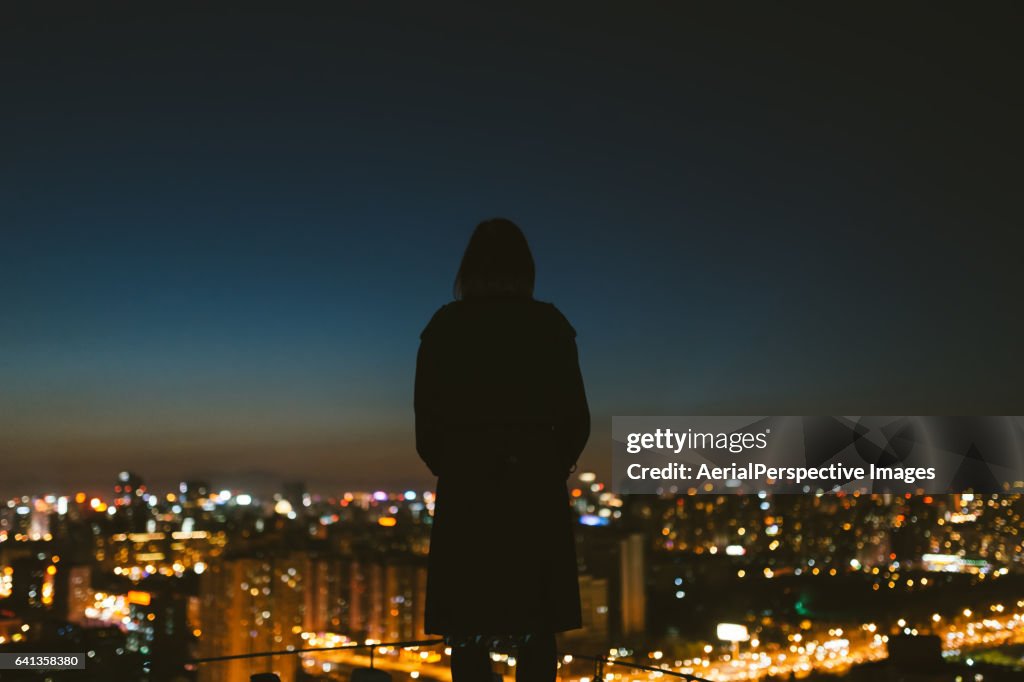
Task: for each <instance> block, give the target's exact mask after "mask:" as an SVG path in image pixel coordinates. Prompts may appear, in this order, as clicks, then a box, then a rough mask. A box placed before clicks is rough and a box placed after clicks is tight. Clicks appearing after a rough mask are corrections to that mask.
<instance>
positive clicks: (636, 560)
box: [619, 533, 647, 636]
mask: <svg viewBox="0 0 1024 682" xmlns="http://www.w3.org/2000/svg"><path fill="white" fill-rule="evenodd" d="M645 551H646V542H645V540H644V535H643V534H642V533H632V534H630V535H627V536H626V537H625V538H623V539H622V541H621V543H620V555H619V571H620V575H621V584H622V588H621V599H622V606H621V610H622V634H623V635H626V636H630V635H642V634H643V633H644V632H646V628H647V591H646V584H645V576H644V564H645V563H646V561H645Z"/></svg>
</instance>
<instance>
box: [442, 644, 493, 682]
mask: <svg viewBox="0 0 1024 682" xmlns="http://www.w3.org/2000/svg"><path fill="white" fill-rule="evenodd" d="M452 682H494V680H493V678H492V675H491V655H490V653H489V652H488V651H487V647H486V646H484V645H483V644H478V643H477V642H474V641H472V640H470V641H469V642H467V643H465V644H457V645H455V646H453V647H452Z"/></svg>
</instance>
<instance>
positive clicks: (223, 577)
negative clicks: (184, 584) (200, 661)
mask: <svg viewBox="0 0 1024 682" xmlns="http://www.w3.org/2000/svg"><path fill="white" fill-rule="evenodd" d="M308 576H309V561H308V557H307V556H306V555H305V554H302V553H300V552H291V553H288V554H282V555H277V556H265V557H245V558H235V559H226V560H223V561H218V562H215V563H214V564H213V565H211V566H210V567H209V568H208V569H207V570H206V571H205V572H204V573H203V575H202V579H201V582H200V635H199V652H200V654H199V655H200V656H221V655H229V654H245V653H255V652H259V651H279V650H282V649H286V648H288V647H289V646H291V647H295V648H297V649H298V648H301V646H302V638H301V633H302V628H303V621H304V612H305V605H306V599H305V590H306V587H307V578H308ZM297 665H298V656H274V657H267V658H262V657H261V658H253V659H239V660H231V661H223V662H219V663H210V664H205V665H203V666H202V667H201V668H200V673H199V681H200V682H234V681H235V680H247V679H249V676H250V675H253V674H255V673H259V672H275V673H277V674H278V675H280V677H281V680H282V682H294V680H295V675H296V671H297Z"/></svg>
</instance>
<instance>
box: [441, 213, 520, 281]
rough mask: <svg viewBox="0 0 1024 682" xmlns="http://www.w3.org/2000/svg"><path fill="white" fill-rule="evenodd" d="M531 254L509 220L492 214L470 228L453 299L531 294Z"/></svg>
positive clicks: (518, 230)
mask: <svg viewBox="0 0 1024 682" xmlns="http://www.w3.org/2000/svg"><path fill="white" fill-rule="evenodd" d="M533 281H534V269H533V255H532V254H531V253H530V245H529V244H527V243H526V237H524V236H523V232H522V230H520V229H519V227H518V226H517V225H516V224H515V223H513V222H512V221H511V220H506V219H504V218H492V219H491V220H485V221H484V222H482V223H480V224H479V225H477V226H476V229H475V230H473V236H472V237H470V238H469V244H468V245H467V246H466V252H465V253H464V254H463V255H462V264H461V265H459V272H458V274H456V275H455V287H454V292H453V293H454V294H455V298H456V299H466V298H479V297H483V296H525V297H527V298H532V297H533Z"/></svg>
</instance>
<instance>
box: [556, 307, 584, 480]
mask: <svg viewBox="0 0 1024 682" xmlns="http://www.w3.org/2000/svg"><path fill="white" fill-rule="evenodd" d="M563 319H564V318H563ZM565 325H566V327H567V328H568V333H566V334H564V335H562V338H561V339H560V341H561V343H560V344H559V353H558V357H557V358H556V363H557V375H556V376H557V377H558V386H557V387H556V393H557V395H558V401H557V403H556V405H555V410H556V418H555V424H554V426H555V438H556V441H557V443H558V449H559V452H560V454H561V456H562V458H563V464H564V465H565V471H566V473H567V474H568V473H571V472H572V471H573V470H574V469H575V467H576V461H577V460H578V459H579V457H580V454H581V453H582V452H583V448H584V446H586V444H587V440H588V439H589V438H590V407H589V406H588V405H587V393H586V390H585V389H584V387H583V375H582V373H581V372H580V363H579V352H578V350H577V348H576V330H575V329H573V328H572V326H571V325H569V323H568V322H567V321H566V322H565Z"/></svg>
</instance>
